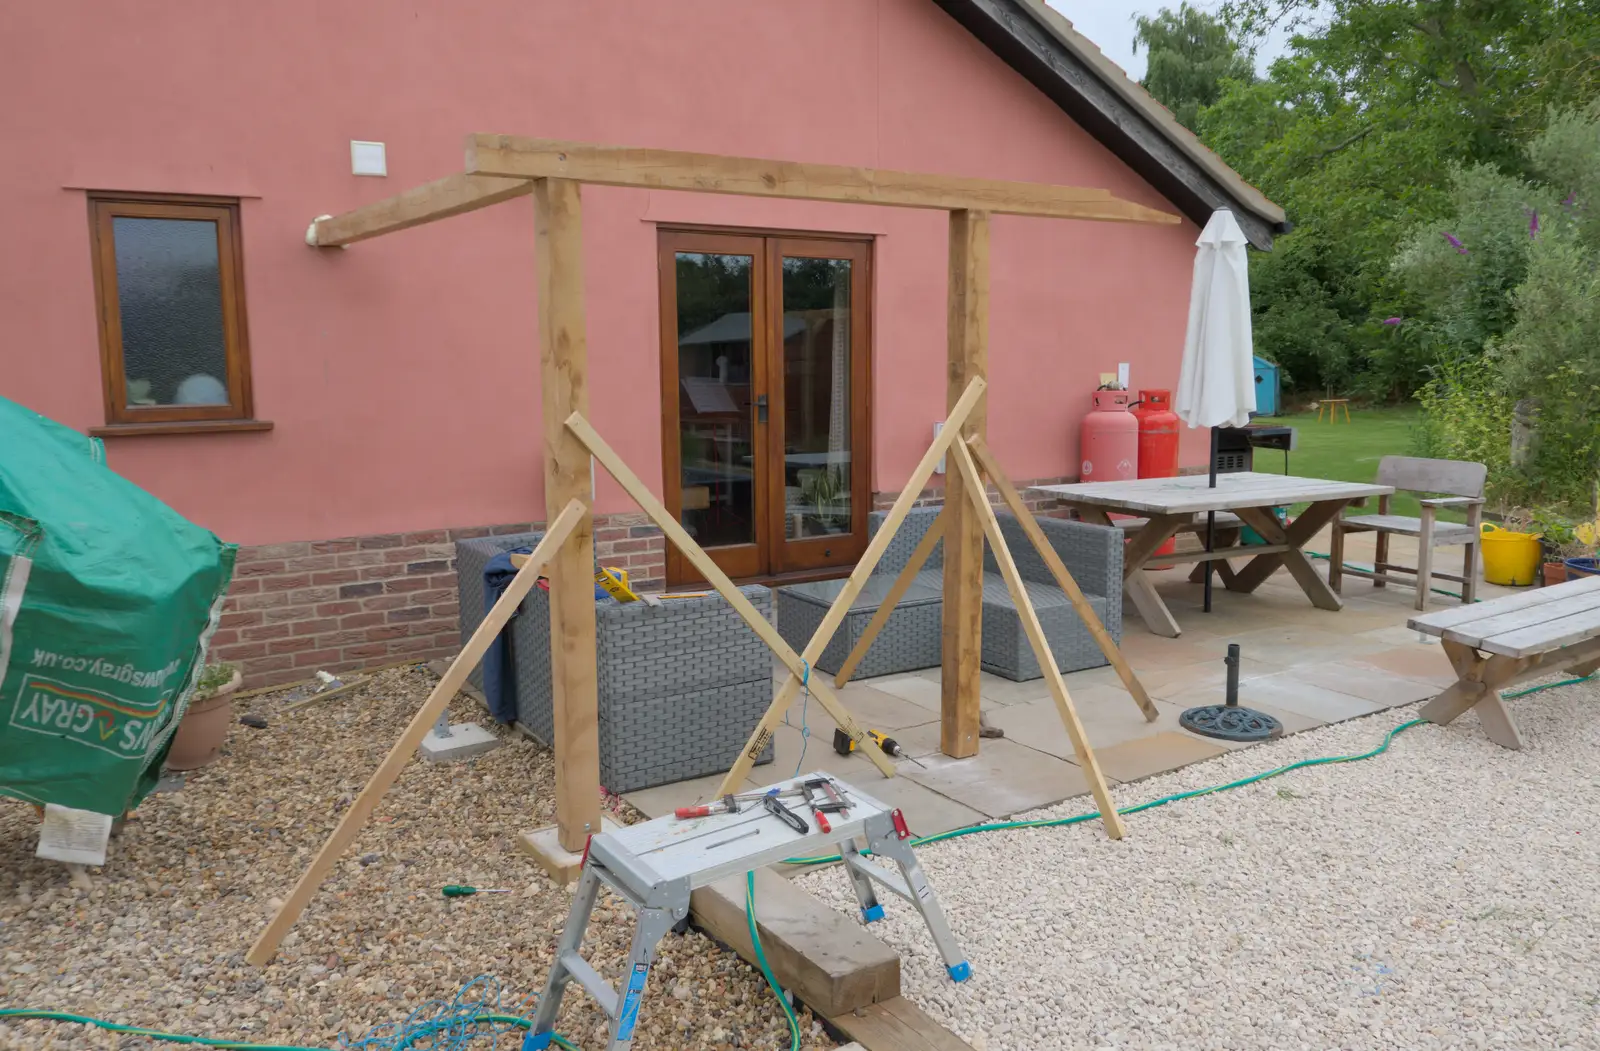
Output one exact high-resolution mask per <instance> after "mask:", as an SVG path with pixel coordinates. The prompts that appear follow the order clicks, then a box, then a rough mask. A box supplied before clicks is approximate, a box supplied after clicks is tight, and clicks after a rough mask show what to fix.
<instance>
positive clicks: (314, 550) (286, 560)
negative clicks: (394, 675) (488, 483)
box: [210, 514, 666, 688]
mask: <svg viewBox="0 0 1600 1051" xmlns="http://www.w3.org/2000/svg"><path fill="white" fill-rule="evenodd" d="M537 528H539V527H538V526H537V525H534V524H530V523H527V522H519V523H515V524H512V525H498V526H484V527H478V528H471V529H431V530H423V531H420V532H414V533H386V534H381V535H376V536H361V537H341V538H339V539H336V540H303V541H297V542H294V543H287V544H265V545H261V546H258V547H243V548H240V549H239V559H238V565H237V568H236V569H235V571H234V579H233V586H232V587H231V588H230V589H229V591H228V599H227V602H226V603H225V604H224V606H223V613H222V621H221V624H220V625H219V627H218V629H217V632H216V634H215V635H214V636H212V640H211V657H210V659H211V660H217V661H229V662H232V663H234V664H237V665H239V666H240V668H241V669H243V671H244V678H245V686H246V687H247V688H249V687H256V686H270V685H273V684H275V683H279V682H293V681H296V680H300V679H307V678H310V677H311V675H312V674H313V673H314V672H316V671H317V670H318V669H322V670H325V671H332V672H337V671H350V670H354V669H358V668H368V667H372V666H374V665H378V664H386V663H389V662H392V661H402V660H409V659H413V658H415V659H418V660H428V659H432V658H435V657H446V656H450V655H451V654H453V653H455V651H456V650H457V649H459V648H460V644H461V637H460V633H459V629H458V626H457V619H456V613H457V606H456V578H455V541H457V540H460V539H464V538H467V537H475V536H490V535H500V534H504V533H525V532H529V531H530V530H533V529H537ZM595 554H596V556H597V557H598V558H599V560H600V562H601V564H602V565H607V566H619V567H624V566H625V567H626V568H627V570H628V575H629V577H630V579H631V581H632V582H633V585H634V587H635V588H636V589H639V590H645V591H658V590H660V589H661V587H662V584H663V581H664V580H665V579H666V540H665V538H664V537H662V535H661V532H660V530H658V529H656V528H655V527H654V526H652V525H649V524H648V520H647V519H646V518H645V517H644V516H643V515H641V514H618V515H597V516H596V517H595Z"/></svg>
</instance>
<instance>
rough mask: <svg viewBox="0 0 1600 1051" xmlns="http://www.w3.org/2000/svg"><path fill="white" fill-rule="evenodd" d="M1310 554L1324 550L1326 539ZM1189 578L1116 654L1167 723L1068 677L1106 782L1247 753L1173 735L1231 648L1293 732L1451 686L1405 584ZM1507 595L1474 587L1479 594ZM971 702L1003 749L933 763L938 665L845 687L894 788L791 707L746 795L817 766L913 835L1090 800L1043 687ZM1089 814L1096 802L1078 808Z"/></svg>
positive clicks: (1358, 556) (1366, 555)
mask: <svg viewBox="0 0 1600 1051" xmlns="http://www.w3.org/2000/svg"><path fill="white" fill-rule="evenodd" d="M1362 541H1365V543H1363V542H1362ZM1371 543H1372V537H1371V534H1366V535H1362V534H1357V535H1356V536H1353V537H1350V538H1349V542H1348V544H1347V550H1346V558H1347V560H1348V561H1350V562H1352V563H1355V564H1364V565H1370V564H1371V558H1372V548H1371ZM1412 543H1414V542H1412V541H1409V540H1407V539H1406V538H1403V537H1395V538H1393V540H1392V547H1391V553H1390V554H1391V560H1392V561H1397V562H1401V563H1404V564H1415V563H1414V560H1413V556H1414V548H1411V547H1408V545H1409V544H1412ZM1310 550H1312V551H1327V550H1328V543H1327V535H1326V533H1324V534H1323V535H1322V536H1319V537H1318V538H1317V539H1316V540H1315V541H1313V543H1312V544H1311V545H1310ZM1459 550H1460V549H1459V548H1449V549H1442V550H1441V551H1440V554H1439V558H1438V561H1439V562H1440V563H1441V564H1443V563H1445V562H1448V563H1450V564H1452V565H1458V564H1459V562H1458V561H1457V558H1456V553H1457V552H1459ZM1323 568H1324V571H1325V566H1324V567H1323ZM1186 569H1187V567H1183V568H1181V569H1174V570H1167V571H1164V572H1161V573H1158V574H1155V575H1156V576H1157V577H1158V578H1159V580H1158V583H1157V585H1156V586H1157V589H1158V590H1159V591H1160V593H1161V595H1162V596H1163V598H1165V599H1166V601H1167V604H1168V605H1169V606H1170V607H1171V608H1172V611H1173V614H1174V616H1175V617H1177V619H1178V623H1179V624H1180V626H1181V627H1182V629H1183V633H1182V635H1181V636H1180V637H1178V638H1176V639H1168V638H1162V637H1159V636H1156V635H1152V634H1150V633H1149V632H1147V631H1146V630H1145V629H1144V625H1143V623H1142V622H1141V621H1140V619H1139V617H1138V615H1137V613H1135V612H1134V611H1133V609H1132V606H1131V604H1130V605H1129V607H1128V612H1127V616H1126V617H1125V630H1124V635H1123V642H1122V652H1123V654H1124V655H1125V656H1126V657H1127V659H1128V661H1129V663H1130V664H1131V665H1132V667H1133V669H1134V671H1135V673H1136V674H1137V675H1138V676H1139V678H1140V680H1141V681H1142V682H1143V683H1144V685H1145V688H1146V690H1147V691H1148V692H1149V693H1150V695H1151V696H1152V697H1153V698H1154V699H1155V702H1156V706H1157V707H1158V708H1159V709H1160V712H1161V715H1160V718H1159V719H1157V721H1155V722H1153V723H1152V722H1146V721H1145V719H1144V716H1143V715H1142V714H1141V713H1140V711H1139V709H1138V706H1137V705H1135V704H1134V701H1133V698H1132V697H1131V696H1129V695H1128V693H1127V691H1126V690H1124V689H1123V687H1122V684H1121V682H1120V680H1119V679H1118V678H1117V676H1116V673H1115V672H1113V671H1112V670H1111V669H1110V668H1095V669H1092V670H1089V671H1083V672H1074V673H1072V674H1070V675H1066V676H1064V679H1065V681H1066V684H1067V689H1068V690H1069V692H1070V693H1071V695H1072V699H1073V702H1074V704H1075V706H1076V707H1077V710H1078V715H1079V717H1080V719H1081V720H1082V721H1083V724H1084V727H1085V730H1086V732H1087V733H1088V736H1089V741H1090V743H1091V745H1092V746H1093V747H1094V749H1095V755H1096V757H1097V759H1098V760H1099V763H1100V767H1101V770H1102V771H1103V772H1104V773H1105V775H1106V777H1107V778H1109V779H1111V780H1112V782H1113V783H1126V782H1130V781H1138V780H1140V779H1143V778H1146V777H1151V776H1153V775H1156V774H1161V773H1165V772H1168V771H1171V770H1176V769H1178V768H1180V767H1183V766H1187V765H1189V764H1190V763H1196V762H1199V761H1201V760H1204V759H1209V758H1212V757H1214V756H1217V755H1220V754H1222V753H1224V752H1226V751H1236V750H1240V749H1244V748H1249V747H1252V746H1251V745H1248V744H1229V743H1224V742H1221V741H1217V740H1213V739H1211V738H1206V737H1200V736H1197V735H1195V734H1191V733H1189V732H1188V731H1186V730H1183V729H1182V728H1180V727H1179V725H1178V716H1179V715H1180V714H1181V713H1182V712H1183V710H1184V709H1186V708H1189V707H1192V706H1195V705H1204V704H1220V703H1222V701H1223V699H1224V697H1223V694H1224V688H1225V676H1226V670H1225V666H1224V664H1223V657H1224V656H1225V655H1226V653H1227V648H1228V644H1229V643H1231V642H1234V643H1238V644H1239V646H1240V648H1241V654H1242V656H1243V663H1242V666H1241V668H1240V689H1239V702H1240V703H1241V704H1244V705H1248V706H1250V707H1252V708H1257V709H1260V710H1263V711H1266V712H1268V713H1270V714H1272V715H1274V716H1276V717H1277V718H1278V719H1279V720H1280V721H1281V722H1282V723H1283V725H1284V730H1285V732H1286V733H1298V732H1300V731H1302V730H1308V729H1311V728H1312V727H1316V726H1323V725H1326V724H1328V723H1335V722H1341V721H1343V720H1346V719H1355V718H1360V717H1361V716H1364V715H1370V714H1372V713H1374V712H1377V711H1381V710H1384V709H1387V708H1392V707H1395V706H1397V705H1402V704H1409V703H1411V702H1414V701H1418V700H1422V699H1424V698H1426V697H1431V696H1432V695H1434V694H1435V693H1437V692H1439V690H1440V689H1442V688H1443V687H1445V686H1447V685H1449V684H1450V683H1451V682H1453V681H1454V676H1453V674H1452V673H1451V671H1450V667H1449V663H1448V662H1447V661H1446V659H1445V656H1444V653H1443V651H1442V649H1441V647H1440V646H1439V644H1438V640H1437V639H1431V638H1425V637H1423V636H1420V635H1418V633H1416V632H1414V631H1411V630H1409V629H1408V628H1406V626H1405V623H1406V620H1407V618H1408V617H1410V616H1411V615H1412V614H1413V613H1414V610H1413V608H1412V603H1413V602H1414V600H1415V596H1416V593H1415V592H1414V591H1413V590H1412V589H1410V588H1405V587H1395V586H1393V585H1391V586H1389V587H1386V588H1382V589H1379V588H1374V587H1373V586H1372V584H1371V582H1370V581H1367V580H1364V579H1360V578H1356V577H1346V578H1345V581H1344V600H1345V607H1344V609H1342V610H1338V611H1329V610H1321V609H1317V608H1316V607H1314V606H1312V605H1311V603H1310V601H1309V600H1308V599H1307V598H1306V596H1305V594H1304V593H1303V592H1302V591H1301V590H1300V588H1299V587H1298V586H1297V585H1296V584H1295V583H1294V581H1293V579H1291V578H1290V577H1289V575H1288V574H1287V573H1286V572H1284V571H1282V570H1280V571H1279V572H1278V573H1277V574H1275V575H1274V576H1273V577H1272V578H1271V579H1270V580H1268V581H1267V582H1266V583H1265V584H1263V585H1262V586H1261V587H1260V588H1259V589H1258V590H1257V591H1255V592H1254V593H1252V594H1248V595H1242V594H1235V593H1233V592H1229V591H1226V590H1224V589H1223V588H1222V587H1221V586H1220V584H1218V585H1216V586H1215V588H1214V590H1213V602H1212V612H1211V613H1209V614H1208V613H1205V612H1203V610H1202V588H1201V586H1200V585H1199V584H1191V583H1189V582H1188V581H1187V579H1186V577H1187V573H1186V572H1185V570H1186ZM1444 586H1445V587H1446V588H1453V587H1454V585H1453V584H1450V583H1449V582H1445V584H1444ZM1510 590H1511V589H1504V588H1498V587H1495V586H1493V585H1487V584H1480V588H1479V597H1480V598H1484V599H1487V598H1492V597H1494V596H1495V595H1497V594H1501V593H1505V592H1507V591H1510ZM1433 601H1434V602H1435V603H1436V604H1437V605H1436V606H1435V607H1432V608H1447V607H1448V606H1450V605H1453V604H1454V603H1455V602H1456V601H1457V600H1456V599H1454V598H1450V597H1447V596H1444V595H1435V596H1433ZM980 691H981V695H982V699H983V711H984V714H985V716H986V718H987V721H988V723H989V724H990V725H991V726H995V727H998V728H1000V729H1002V730H1004V731H1005V737H1004V738H1003V739H1000V740H994V739H988V740H984V741H983V742H982V744H981V747H980V750H979V753H978V755H976V756H974V757H971V758H968V759H951V758H949V757H947V756H944V755H942V754H941V753H940V752H939V703H940V684H939V669H938V668H931V669H928V670H926V671H921V672H916V673H908V674H901V675H893V676H885V677H883V678H878V679H867V680H862V681H858V682H851V683H849V684H847V685H846V686H845V687H844V688H843V689H842V690H840V691H839V694H840V697H841V699H842V700H843V701H844V703H845V704H846V705H847V706H848V707H849V708H850V711H851V712H852V714H854V716H855V717H856V719H857V720H858V721H859V722H860V723H861V724H862V725H863V726H868V727H871V728H873V729H876V730H882V731H884V732H886V733H888V734H889V735H890V736H891V737H893V738H895V739H896V740H897V741H898V742H900V744H901V745H902V746H904V748H905V749H906V751H907V753H908V754H909V755H910V756H911V757H913V758H912V759H905V760H901V761H900V762H899V763H898V772H899V776H897V777H894V778H889V779H884V778H881V777H879V776H878V774H877V772H876V771H875V770H874V769H873V767H872V766H871V764H870V763H868V762H867V760H866V759H864V758H862V757H860V756H850V757H842V756H839V755H837V754H835V753H834V751H833V748H832V738H833V727H834V724H833V721H832V720H831V719H830V718H829V717H828V716H827V714H826V713H825V712H824V711H823V710H822V707H821V706H820V705H818V704H816V703H815V702H812V703H810V704H809V705H808V704H806V702H805V701H804V700H803V699H802V700H800V701H797V702H796V703H795V705H794V707H793V708H791V710H790V712H789V716H788V725H786V726H784V727H782V728H780V729H779V731H778V735H777V741H776V758H775V760H774V762H773V763H771V764H769V765H763V766H760V767H757V768H756V769H755V771H754V772H753V774H752V776H751V780H750V787H752V788H755V787H760V786H761V785H763V784H766V783H768V782H771V781H774V780H777V779H779V778H781V777H788V776H791V775H792V773H793V772H794V771H795V770H796V768H797V766H798V767H799V768H801V769H805V770H824V771H827V772H829V773H832V774H835V775H838V776H840V777H842V778H845V779H846V780H849V781H853V782H855V783H856V784H857V785H858V786H859V787H860V788H861V789H862V790H863V791H866V792H869V793H871V794H872V795H874V796H876V797H877V798H879V799H880V800H883V801H884V802H887V803H891V804H893V805H895V806H899V807H900V808H901V809H902V810H903V811H904V813H905V815H906V818H907V821H908V823H909V824H910V826H911V829H912V831H913V832H915V833H916V834H918V835H930V834H932V833H936V832H942V831H946V830H948V829H952V828H959V827H961V826H964V825H970V824H974V823H977V822H982V821H986V820H993V819H995V818H1002V817H1008V816H1010V815H1012V814H1016V813H1020V812H1022V811H1026V810H1031V809H1035V808H1037V807H1041V806H1046V805H1049V804H1052V803H1057V802H1060V801H1062V800H1065V799H1070V798H1073V797H1076V796H1087V794H1088V791H1089V788H1088V784H1087V783H1086V781H1085V779H1084V776H1083V774H1082V772H1081V771H1080V770H1079V769H1078V766H1077V764H1076V762H1075V760H1074V757H1073V753H1072V746H1071V743H1070V742H1069V740H1068V738H1067V733H1066V730H1065V729H1064V728H1063V727H1062V725H1061V720H1060V717H1059V716H1058V715H1057V714H1056V711H1055V706H1054V704H1053V703H1052V701H1051V700H1050V695H1049V691H1048V688H1047V687H1046V686H1045V682H1044V680H1043V679H1036V680H1033V681H1032V682H1020V683H1019V682H1011V681H1009V680H1007V679H1002V678H999V677H997V676H993V675H989V674H984V675H983V676H982V685H981V686H980ZM913 760H915V761H913ZM720 780H721V779H720V777H706V778H697V779H695V780H692V781H685V782H681V783H679V784H675V785H665V786H662V787H660V788H652V789H646V790H644V791H640V792H632V793H628V794H626V795H625V797H624V798H626V799H627V801H628V802H630V803H632V804H633V805H634V806H635V807H638V808H639V810H641V811H643V812H644V813H645V814H647V815H649V816H651V817H655V816H657V815H660V814H663V813H666V812H668V811H670V810H671V809H672V808H674V807H677V806H683V805H686V804H688V803H692V802H696V801H700V800H704V799H706V798H709V797H710V796H711V795H712V794H713V793H714V792H715V791H716V788H717V786H718V784H719V782H720ZM1084 807H1085V809H1086V810H1087V809H1092V808H1093V804H1092V802H1091V801H1090V800H1088V799H1087V798H1086V799H1085V800H1084Z"/></svg>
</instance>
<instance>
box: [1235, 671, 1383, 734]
mask: <svg viewBox="0 0 1600 1051" xmlns="http://www.w3.org/2000/svg"><path fill="white" fill-rule="evenodd" d="M1239 703H1240V704H1242V705H1244V706H1245V707H1247V708H1259V707H1267V708H1285V709H1288V710H1289V711H1291V712H1299V713H1300V714H1302V715H1309V716H1311V717H1312V718H1313V719H1321V720H1322V721H1323V722H1328V723H1336V722H1342V721H1343V720H1345V719H1356V718H1359V717H1360V716H1363V715H1371V714H1372V713H1373V712H1375V711H1378V710H1379V709H1380V708H1381V707H1383V706H1382V705H1377V704H1373V703H1372V702H1370V701H1363V700H1361V699H1360V698H1358V697H1352V696H1350V695H1349V694H1347V693H1340V692H1338V691H1337V690H1330V689H1328V688H1326V687H1323V686H1315V685H1312V684H1311V683H1308V682H1306V681H1304V680H1303V679H1301V678H1300V676H1299V673H1298V669H1290V670H1289V671H1286V672H1281V673H1279V674H1277V675H1263V676H1262V677H1260V678H1259V679H1247V680H1245V681H1243V682H1241V683H1240V684H1239Z"/></svg>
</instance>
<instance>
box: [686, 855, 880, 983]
mask: <svg viewBox="0 0 1600 1051" xmlns="http://www.w3.org/2000/svg"><path fill="white" fill-rule="evenodd" d="M755 876H756V902H757V910H756V929H757V932H758V933H759V934H760V935H761V948H762V950H763V951H764V952H765V953H766V956H767V962H768V963H769V964H770V965H771V967H772V973H773V975H774V976H775V977H776V978H777V979H778V984H779V985H781V986H783V987H784V988H785V989H788V990H789V991H791V992H793V993H794V994H795V995H796V996H798V997H800V999H801V1000H803V1001H804V1002H805V1003H806V1004H807V1005H809V1006H810V1007H811V1008H812V1010H814V1011H817V1012H818V1013H820V1014H824V1015H835V1014H843V1013H846V1012H849V1011H854V1010H856V1009H857V1008H861V1007H867V1006H869V1005H871V1004H874V1003H877V1002H879V1001H880V1000H887V999H890V998H891V997H898V996H899V995H900V955H899V953H897V952H895V951H894V950H893V949H891V948H890V947H889V946H887V945H885V944H884V943H883V942H881V941H879V940H878V939H877V938H875V937H873V936H872V933H871V932H870V931H868V930H867V929H866V928H865V927H863V926H861V924H860V923H858V922H856V921H855V920H853V919H851V918H850V917H847V916H846V915H845V914H844V913H842V912H839V911H838V910H836V909H832V908H829V907H828V906H827V905H824V904H823V903H822V902H820V901H818V900H817V899H816V898H814V897H812V896H811V895H810V894H808V893H807V892H806V891H805V890H804V889H803V888H801V887H800V886H798V885H796V884H794V883H792V882H790V881H789V880H787V879H785V878H784V877H782V876H780V875H778V873H776V872H774V871H773V870H772V869H770V868H764V869H758V870H757V871H756V874H755ZM689 908H690V913H691V915H692V916H693V917H694V922H695V924H696V925H697V926H699V927H700V928H701V929H702V930H704V931H706V932H707V933H708V934H710V935H711V936H712V937H713V938H715V939H716V940H717V941H719V942H722V943H724V944H726V945H728V946H729V947H730V948H732V949H733V950H734V951H735V952H737V953H738V954H739V955H740V956H743V957H744V958H745V959H746V960H749V961H750V962H751V963H752V964H753V963H755V962H756V961H755V952H754V950H753V948H752V947H751V944H750V925H749V919H748V914H747V913H746V911H745V881H744V877H743V876H733V877H730V878H728V879H724V880H719V881H718V882H716V883H713V884H711V885H710V886H708V887H701V888H699V889H698V890H696V891H695V892H694V893H693V894H692V895H691V896H690V899H689Z"/></svg>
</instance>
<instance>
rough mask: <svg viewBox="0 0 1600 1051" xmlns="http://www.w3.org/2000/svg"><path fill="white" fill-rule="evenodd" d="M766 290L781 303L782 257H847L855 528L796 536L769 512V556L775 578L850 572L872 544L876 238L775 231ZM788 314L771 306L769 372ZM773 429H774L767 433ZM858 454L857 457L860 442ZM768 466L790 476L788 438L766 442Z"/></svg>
mask: <svg viewBox="0 0 1600 1051" xmlns="http://www.w3.org/2000/svg"><path fill="white" fill-rule="evenodd" d="M766 245H767V253H768V257H769V258H768V262H767V285H768V287H767V295H768V296H769V297H770V298H769V302H771V303H775V304H779V305H780V306H781V304H782V303H783V259H784V257H785V256H786V255H788V256H792V257H795V258H810V259H849V260H850V532H849V533H848V534H846V535H844V536H839V537H815V538H811V539H806V540H796V541H791V540H789V539H788V537H787V536H786V535H785V524H784V522H783V518H782V513H772V512H769V513H768V515H767V521H768V530H769V532H768V539H767V543H768V545H769V550H770V551H771V553H772V575H773V576H775V577H778V576H788V575H791V574H809V575H813V576H815V575H817V574H818V572H819V571H821V572H827V571H833V570H838V571H845V570H848V568H849V567H850V566H852V565H854V564H855V562H856V560H857V559H858V558H860V557H861V553H862V552H863V551H865V550H866V548H867V514H868V512H869V511H871V510H872V507H871V504H872V429H871V428H872V394H871V392H872V240H871V239H870V238H861V237H853V238H840V237H831V236H824V235H817V234H793V235H777V234H774V235H771V236H769V237H768V238H767V242H766ZM782 319H783V314H782V313H781V311H777V310H774V311H771V316H770V317H769V320H768V324H769V326H770V330H769V332H768V340H769V342H770V346H771V348H772V355H773V357H772V360H771V362H770V363H769V364H768V366H767V368H768V373H769V376H770V375H771V374H772V372H773V371H774V368H775V367H776V366H778V365H780V364H781V363H782V361H783V347H784V343H783V338H782V337H783V333H782V329H781V327H780V326H781V324H782ZM785 379H786V374H780V375H779V376H778V378H777V382H776V383H775V384H773V386H772V390H771V398H770V401H771V403H772V404H771V414H770V418H771V419H777V420H785V419H786V418H787V417H786V415H785V413H784V408H785V404H784V403H785V395H786V393H787V391H786V386H787V385H786V383H785ZM770 433H771V432H769V434H770ZM858 446H859V447H861V450H862V452H861V458H860V460H859V461H858V460H857V458H856V450H857V447H858ZM767 447H768V451H767V457H768V459H767V470H768V471H769V472H771V474H772V476H773V477H776V478H785V477H787V472H788V464H787V463H786V462H785V460H784V453H783V443H782V442H781V441H776V440H769V441H768V442H767ZM781 492H782V486H781V485H780V486H778V487H776V488H775V489H769V491H768V492H767V494H766V497H767V499H768V500H769V501H770V502H771V503H772V504H774V505H781V503H782V498H781V496H780V495H778V494H780V493H781ZM823 544H830V545H831V550H832V551H833V553H832V554H831V555H826V556H825V555H823V554H822V553H821V551H819V550H818V548H820V546H821V545H823Z"/></svg>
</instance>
